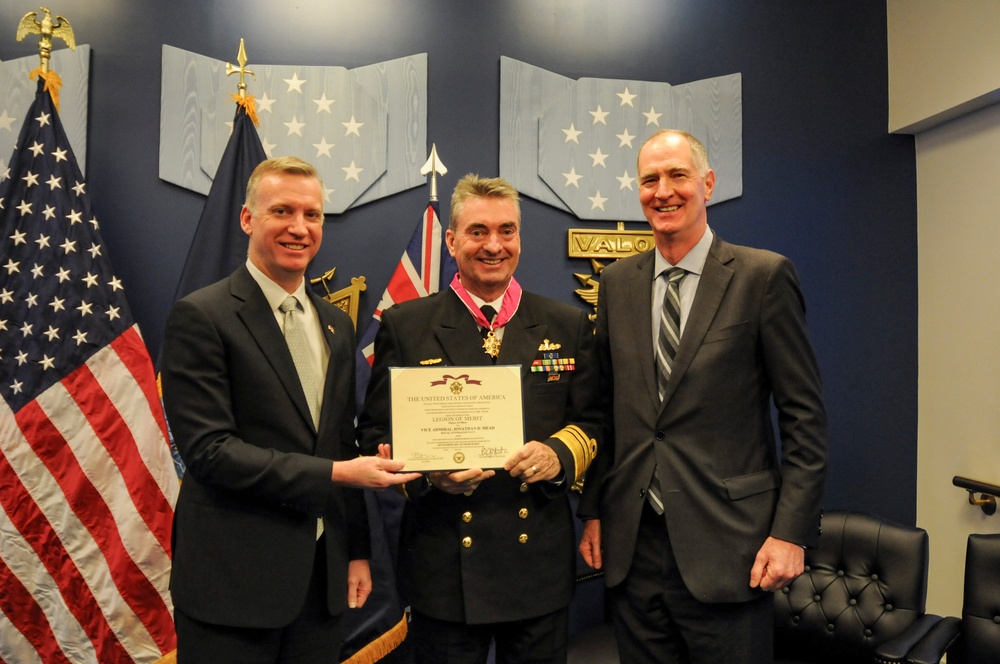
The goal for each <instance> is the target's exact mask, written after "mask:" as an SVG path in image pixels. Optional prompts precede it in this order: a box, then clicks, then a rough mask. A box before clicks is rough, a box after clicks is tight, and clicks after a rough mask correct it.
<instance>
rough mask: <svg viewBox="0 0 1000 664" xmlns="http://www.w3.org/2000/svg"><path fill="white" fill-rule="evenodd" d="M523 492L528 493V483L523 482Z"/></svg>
mask: <svg viewBox="0 0 1000 664" xmlns="http://www.w3.org/2000/svg"><path fill="white" fill-rule="evenodd" d="M521 493H528V483H527V482H521Z"/></svg>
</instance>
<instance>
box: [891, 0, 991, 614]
mask: <svg viewBox="0 0 1000 664" xmlns="http://www.w3.org/2000/svg"><path fill="white" fill-rule="evenodd" d="M887 9H888V34H889V128H890V130H894V129H899V128H901V127H909V129H908V130H906V131H905V133H915V134H916V159H917V242H918V250H917V251H918V269H919V277H918V284H917V286H918V293H919V315H918V319H919V321H918V342H919V352H918V361H919V387H918V420H919V421H918V426H917V444H918V452H917V525H919V526H921V527H922V528H925V529H926V530H927V531H928V533H929V534H930V541H931V581H930V589H929V593H928V598H927V606H928V610H929V611H931V612H935V613H942V614H949V615H960V612H961V607H962V586H963V582H964V577H963V575H964V565H965V543H966V538H967V536H968V534H969V533H973V532H1000V514H997V515H995V516H992V517H987V516H985V515H984V514H983V513H982V511H980V510H979V509H978V508H975V507H972V506H970V505H968V502H967V498H968V494H967V493H966V492H965V491H963V490H961V489H958V488H957V487H954V486H952V477H954V476H955V475H962V476H965V477H971V478H973V479H978V480H981V481H984V482H990V483H993V484H1000V256H998V255H997V254H998V253H1000V106H996V105H990V104H991V102H992V101H993V100H996V99H997V90H998V89H1000V39H997V37H996V34H995V27H996V26H1000V3H998V2H995V1H994V0H985V1H972V0H958V1H949V2H944V1H938V0H933V1H932V0H889V1H888V3H887ZM946 9H947V11H945V10H946Z"/></svg>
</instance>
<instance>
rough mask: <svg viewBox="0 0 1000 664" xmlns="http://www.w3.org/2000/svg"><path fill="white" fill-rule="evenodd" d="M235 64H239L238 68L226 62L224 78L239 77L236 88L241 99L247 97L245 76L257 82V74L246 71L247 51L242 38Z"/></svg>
mask: <svg viewBox="0 0 1000 664" xmlns="http://www.w3.org/2000/svg"><path fill="white" fill-rule="evenodd" d="M236 62H238V63H240V66H239V67H236V66H234V65H231V64H229V63H228V62H227V63H226V76H231V75H233V74H237V73H238V74H239V75H240V83H239V85H238V86H237V87H238V88H239V95H240V97H241V98H242V97H246V96H247V82H246V75H247V74H250V75H251V76H253V78H254V80H255V81H256V80H257V74H255V73H253V72H252V71H250V70H249V69H247V49H246V47H245V46H244V45H243V37H240V52H239V53H237V54H236Z"/></svg>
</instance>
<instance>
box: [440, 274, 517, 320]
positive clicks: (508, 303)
mask: <svg viewBox="0 0 1000 664" xmlns="http://www.w3.org/2000/svg"><path fill="white" fill-rule="evenodd" d="M451 289H452V290H453V291H455V294H456V295H458V299H460V300H461V301H462V303H463V304H464V305H465V308H466V309H468V310H469V313H470V314H472V317H473V318H475V319H476V323H477V324H478V325H479V326H480V327H485V328H486V329H488V330H490V331H491V332H492V331H493V330H495V329H497V328H500V327H503V326H504V325H506V324H507V322H508V321H509V320H510V319H511V318H513V317H514V314H516V313H517V308H518V307H520V306H521V293H522V290H521V284H519V283H517V280H516V279H514V277H511V278H510V284H509V285H508V286H507V291H506V292H505V293H504V294H503V302H502V303H501V304H500V311H499V312H497V317H496V322H495V323H494V322H491V321H488V320H486V316H484V315H483V312H482V311H480V310H479V307H477V306H476V303H475V301H474V300H473V299H472V295H471V294H470V293H469V291H467V290H465V286H463V285H462V281H461V279H459V278H458V274H456V275H455V277H454V278H453V279H452V280H451Z"/></svg>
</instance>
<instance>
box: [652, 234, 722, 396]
mask: <svg viewBox="0 0 1000 664" xmlns="http://www.w3.org/2000/svg"><path fill="white" fill-rule="evenodd" d="M732 260H733V252H732V250H731V249H730V248H729V245H727V244H726V243H725V242H724V241H723V240H721V239H720V238H719V236H718V235H716V236H715V239H714V240H713V241H712V248H711V249H710V250H709V252H708V258H707V259H705V267H704V269H703V270H702V273H701V279H699V280H698V291H697V292H696V293H695V296H694V303H693V304H692V306H691V312H690V313H689V314H688V319H687V323H685V325H684V333H683V335H682V336H681V345H680V346H679V347H678V348H677V356H676V357H675V358H674V366H673V370H672V372H671V375H670V380H669V381H668V382H667V388H666V392H665V393H664V395H663V403H664V404H666V403H667V402H668V401H669V400H670V397H672V396H673V394H674V392H675V391H676V389H677V385H678V384H679V383H680V382H681V379H683V378H684V373H685V372H686V371H687V370H688V367H690V366H691V361H692V360H693V359H694V356H695V355H696V354H697V353H698V349H699V348H700V347H701V342H702V341H703V340H704V339H705V333H707V332H708V328H709V326H710V325H711V324H712V321H713V320H714V319H715V314H716V312H717V311H718V310H719V305H720V304H722V297H723V296H724V295H725V294H726V290H727V289H728V288H729V282H730V281H731V280H732V278H733V270H732V268H730V267H729V266H728V265H727V264H728V263H729V262H730V261H732Z"/></svg>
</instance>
